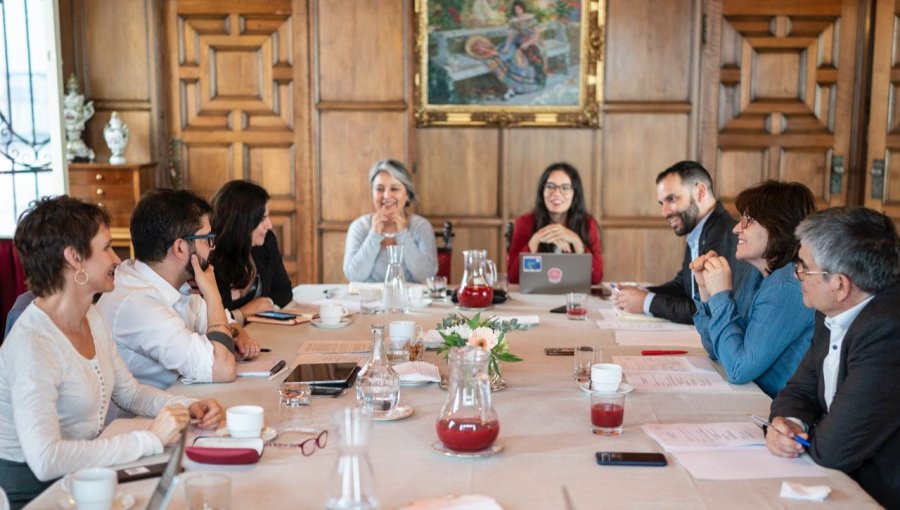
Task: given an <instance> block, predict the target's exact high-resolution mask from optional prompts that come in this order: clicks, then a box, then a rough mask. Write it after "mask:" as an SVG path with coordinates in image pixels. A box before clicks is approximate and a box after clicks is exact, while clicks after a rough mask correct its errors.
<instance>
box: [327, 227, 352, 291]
mask: <svg viewBox="0 0 900 510" xmlns="http://www.w3.org/2000/svg"><path fill="white" fill-rule="evenodd" d="M346 240H347V232H323V233H322V281H323V282H326V283H331V282H346V281H347V278H345V277H344V243H345V242H346Z"/></svg>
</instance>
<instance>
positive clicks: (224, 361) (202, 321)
mask: <svg viewBox="0 0 900 510" xmlns="http://www.w3.org/2000/svg"><path fill="white" fill-rule="evenodd" d="M210 211H211V208H210V206H209V204H208V203H206V201H205V200H203V199H202V198H200V197H198V196H197V195H195V194H194V193H192V192H190V191H187V190H170V189H158V190H153V191H151V192H149V193H147V194H146V195H144V197H143V198H141V200H140V202H138V204H137V206H136V207H135V209H134V212H133V213H132V215H131V242H132V244H133V245H134V254H135V259H134V260H128V261H125V262H123V263H122V264H120V265H119V267H118V268H117V269H116V288H115V290H113V291H112V292H110V293H109V294H105V295H104V296H103V297H101V298H100V301H99V302H98V303H97V309H98V310H100V313H102V314H103V316H104V317H105V318H106V321H107V322H108V323H109V327H110V329H111V330H112V335H113V338H115V340H116V344H117V346H118V349H119V354H120V355H121V356H122V359H123V360H124V361H125V363H126V364H127V365H128V368H129V369H130V370H131V372H132V374H134V377H135V378H136V379H137V380H139V381H140V382H142V383H145V384H149V385H152V386H156V387H157V388H162V389H165V388H168V387H169V386H171V385H172V383H174V382H175V381H176V380H178V378H179V376H180V377H183V378H184V379H185V381H187V382H229V381H233V380H234V378H235V358H237V359H248V358H251V357H253V356H256V355H257V354H258V353H259V344H258V343H257V342H256V341H255V340H253V339H252V338H250V337H249V336H248V335H247V334H246V333H245V332H244V331H243V330H242V329H241V328H240V327H239V326H238V325H237V324H235V323H230V321H229V318H228V316H227V314H226V312H225V307H224V306H223V305H222V297H221V296H220V294H219V290H218V288H217V287H216V278H215V273H214V272H213V266H212V265H210V264H209V254H210V252H211V251H212V250H213V248H214V246H215V237H216V235H215V234H214V233H213V232H212V229H211V227H210V224H209V213H210ZM192 279H193V280H194V281H195V282H196V285H197V288H198V289H199V290H200V294H194V293H191V287H190V286H189V285H188V282H189V281H190V280H192Z"/></svg>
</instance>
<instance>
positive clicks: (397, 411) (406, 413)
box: [372, 406, 415, 421]
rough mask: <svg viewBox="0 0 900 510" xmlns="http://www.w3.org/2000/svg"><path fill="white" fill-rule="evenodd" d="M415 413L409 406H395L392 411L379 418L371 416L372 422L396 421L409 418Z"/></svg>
mask: <svg viewBox="0 0 900 510" xmlns="http://www.w3.org/2000/svg"><path fill="white" fill-rule="evenodd" d="M414 412H415V411H414V410H413V408H412V407H410V406H397V407H395V408H394V410H393V411H391V412H389V413H387V414H383V415H381V416H375V415H373V416H372V421H396V420H402V419H404V418H409V417H410V416H412V415H413V413H414Z"/></svg>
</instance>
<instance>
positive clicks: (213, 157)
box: [184, 143, 234, 199]
mask: <svg viewBox="0 0 900 510" xmlns="http://www.w3.org/2000/svg"><path fill="white" fill-rule="evenodd" d="M184 160H185V167H184V168H185V174H186V176H187V177H186V179H185V183H184V185H185V187H186V188H188V189H191V190H194V191H196V192H197V193H199V194H200V195H202V196H204V197H206V198H207V199H209V198H212V196H213V195H214V194H215V193H216V191H217V190H218V189H219V187H220V186H222V184H224V183H226V182H228V181H230V180H232V179H233V178H234V158H233V151H232V148H231V146H229V145H225V144H221V145H212V144H208V145H207V144H199V143H195V144H191V145H189V146H187V147H185V149H184Z"/></svg>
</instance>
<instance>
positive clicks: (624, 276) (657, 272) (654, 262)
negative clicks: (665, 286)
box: [601, 218, 685, 283]
mask: <svg viewBox="0 0 900 510" xmlns="http://www.w3.org/2000/svg"><path fill="white" fill-rule="evenodd" d="M660 222H661V223H662V222H663V220H662V219H661V218H660ZM601 238H602V242H603V279H604V280H606V281H636V282H651V283H662V282H667V281H669V280H671V279H672V278H673V277H674V276H675V274H676V273H677V272H678V271H679V270H680V269H681V260H682V259H683V258H684V247H685V240H684V238H683V237H678V236H676V235H675V234H674V233H673V232H672V229H671V228H668V226H667V225H666V227H665V228H623V229H606V230H604V231H602V232H601Z"/></svg>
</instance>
